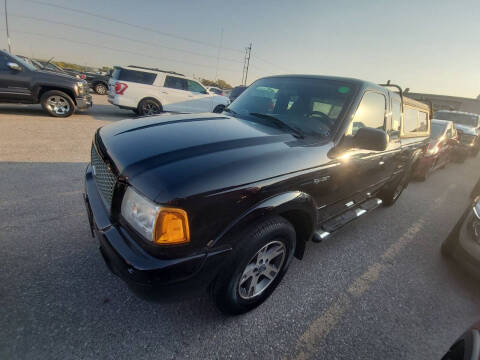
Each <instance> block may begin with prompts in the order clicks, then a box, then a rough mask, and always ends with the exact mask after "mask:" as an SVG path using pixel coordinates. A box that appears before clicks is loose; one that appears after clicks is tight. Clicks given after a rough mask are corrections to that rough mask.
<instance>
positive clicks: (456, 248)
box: [442, 179, 480, 279]
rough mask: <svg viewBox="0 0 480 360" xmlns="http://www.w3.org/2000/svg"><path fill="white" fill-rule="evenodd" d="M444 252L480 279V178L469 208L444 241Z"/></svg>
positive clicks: (474, 188) (472, 194) (471, 194)
mask: <svg viewBox="0 0 480 360" xmlns="http://www.w3.org/2000/svg"><path fill="white" fill-rule="evenodd" d="M442 254H443V255H445V256H447V257H450V258H452V259H453V260H454V261H455V262H456V263H457V264H458V265H459V266H461V267H462V268H464V269H465V270H466V271H468V272H469V273H471V274H472V275H474V276H476V277H478V278H479V279H480V179H479V180H478V181H477V183H476V184H475V186H474V187H473V190H472V192H471V193H470V202H469V204H468V206H467V208H466V209H465V211H464V212H463V214H462V215H461V216H460V218H459V219H458V221H457V223H456V225H455V226H454V228H453V229H452V231H451V232H450V234H449V235H448V237H447V238H446V240H445V241H444V242H443V244H442Z"/></svg>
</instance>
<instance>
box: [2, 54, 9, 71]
mask: <svg viewBox="0 0 480 360" xmlns="http://www.w3.org/2000/svg"><path fill="white" fill-rule="evenodd" d="M10 61H11V60H10V59H9V58H8V57H6V56H5V55H3V54H0V71H10V68H9V67H8V66H7V63H8V62H10Z"/></svg>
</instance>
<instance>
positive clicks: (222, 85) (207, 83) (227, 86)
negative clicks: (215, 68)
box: [200, 79, 232, 89]
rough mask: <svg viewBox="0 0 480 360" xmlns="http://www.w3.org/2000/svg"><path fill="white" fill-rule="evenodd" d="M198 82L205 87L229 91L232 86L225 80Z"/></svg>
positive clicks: (203, 80) (202, 80)
mask: <svg viewBox="0 0 480 360" xmlns="http://www.w3.org/2000/svg"><path fill="white" fill-rule="evenodd" d="M200 82H201V83H202V84H203V85H205V86H215V87H218V88H220V89H231V88H232V85H230V84H229V83H227V82H226V81H225V80H222V79H218V81H212V80H208V79H201V80H200Z"/></svg>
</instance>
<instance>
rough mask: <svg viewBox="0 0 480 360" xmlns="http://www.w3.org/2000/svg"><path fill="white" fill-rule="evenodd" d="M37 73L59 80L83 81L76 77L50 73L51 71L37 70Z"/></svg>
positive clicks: (54, 72)
mask: <svg viewBox="0 0 480 360" xmlns="http://www.w3.org/2000/svg"><path fill="white" fill-rule="evenodd" d="M36 72H37V73H40V74H41V75H42V76H48V77H49V78H52V79H53V78H55V77H56V78H59V79H69V80H72V81H82V79H78V78H76V77H75V76H72V75H69V74H66V73H65V74H63V73H60V72H57V71H50V70H36Z"/></svg>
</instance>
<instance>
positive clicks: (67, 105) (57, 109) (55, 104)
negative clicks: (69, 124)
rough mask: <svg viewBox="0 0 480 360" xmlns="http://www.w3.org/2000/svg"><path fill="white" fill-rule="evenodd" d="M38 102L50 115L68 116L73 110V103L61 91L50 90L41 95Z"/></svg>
mask: <svg viewBox="0 0 480 360" xmlns="http://www.w3.org/2000/svg"><path fill="white" fill-rule="evenodd" d="M40 104H41V105H42V108H43V110H45V111H46V112H47V113H48V114H49V115H50V116H54V117H69V116H70V115H72V114H73V113H74V112H75V103H74V102H73V100H72V98H71V97H70V96H68V95H67V94H66V93H64V92H63V91H59V90H50V91H47V92H46V93H44V94H43V95H42V97H41V98H40Z"/></svg>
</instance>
